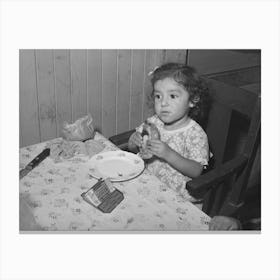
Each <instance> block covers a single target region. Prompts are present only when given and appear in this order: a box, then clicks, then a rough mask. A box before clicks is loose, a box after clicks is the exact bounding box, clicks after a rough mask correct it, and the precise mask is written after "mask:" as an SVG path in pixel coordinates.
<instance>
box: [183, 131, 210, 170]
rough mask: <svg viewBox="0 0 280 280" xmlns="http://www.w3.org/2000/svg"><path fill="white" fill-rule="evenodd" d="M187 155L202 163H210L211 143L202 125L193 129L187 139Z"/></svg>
mask: <svg viewBox="0 0 280 280" xmlns="http://www.w3.org/2000/svg"><path fill="white" fill-rule="evenodd" d="M186 148H187V157H188V158H189V159H191V160H194V161H196V162H199V163H200V164H202V165H208V161H209V145H208V138H207V135H206V133H205V132H204V131H203V129H202V128H200V127H194V128H193V129H191V131H190V134H189V137H188V141H187V147H186Z"/></svg>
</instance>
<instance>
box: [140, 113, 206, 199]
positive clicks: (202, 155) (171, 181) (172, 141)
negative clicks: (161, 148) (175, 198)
mask: <svg viewBox="0 0 280 280" xmlns="http://www.w3.org/2000/svg"><path fill="white" fill-rule="evenodd" d="M148 121H149V122H151V123H154V124H155V125H156V127H157V128H158V130H159V132H160V139H161V141H162V142H165V143H166V144H168V146H169V147H171V148H172V149H173V150H175V151H176V152H177V153H179V154H180V155H181V156H183V157H185V158H188V159H191V160H194V161H197V162H199V163H200V164H202V165H203V166H206V165H208V160H209V145H208V139H207V135H206V133H205V132H204V130H203V129H202V127H201V126H200V125H199V124H198V123H197V122H196V121H194V120H193V119H191V120H190V122H189V123H188V124H187V125H186V126H185V127H182V128H179V129H176V130H166V129H165V128H164V123H163V122H162V121H161V120H160V119H159V118H158V117H157V116H156V115H154V116H152V117H150V118H148ZM142 126H143V124H141V125H140V126H139V127H137V128H136V130H137V131H139V132H141V130H142ZM147 169H148V170H150V171H151V172H152V173H153V174H154V175H156V176H157V177H158V178H159V179H160V180H161V181H162V182H164V183H165V184H167V185H168V186H169V187H170V188H171V189H173V190H175V191H176V192H178V193H179V194H182V195H183V196H184V197H187V198H188V199H189V200H190V201H194V198H193V197H191V196H190V195H189V194H188V191H187V190H186V182H188V181H189V180H191V178H189V177H188V176H184V175H183V174H182V173H180V172H178V171H177V170H175V169H174V168H173V167H171V166H170V165H169V164H168V163H166V162H165V161H164V160H162V159H160V158H157V157H153V158H152V159H151V160H149V161H147Z"/></svg>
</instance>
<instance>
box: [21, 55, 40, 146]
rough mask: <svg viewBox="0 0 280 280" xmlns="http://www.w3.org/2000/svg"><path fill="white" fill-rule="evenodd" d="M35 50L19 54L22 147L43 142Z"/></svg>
mask: <svg viewBox="0 0 280 280" xmlns="http://www.w3.org/2000/svg"><path fill="white" fill-rule="evenodd" d="M37 98H38V96H37V83H36V69H35V52H34V50H20V52H19V103H20V108H19V109H20V112H19V113H20V146H21V147H23V146H27V145H31V144H35V143H38V142H40V141H41V137H40V124H39V116H38V102H37Z"/></svg>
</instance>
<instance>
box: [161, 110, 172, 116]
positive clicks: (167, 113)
mask: <svg viewBox="0 0 280 280" xmlns="http://www.w3.org/2000/svg"><path fill="white" fill-rule="evenodd" d="M160 114H161V115H169V114H170V112H169V111H161V112H160Z"/></svg>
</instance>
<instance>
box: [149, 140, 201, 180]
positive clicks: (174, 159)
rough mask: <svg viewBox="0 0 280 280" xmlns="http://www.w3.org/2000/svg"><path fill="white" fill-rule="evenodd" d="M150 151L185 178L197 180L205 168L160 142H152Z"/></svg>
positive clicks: (150, 142)
mask: <svg viewBox="0 0 280 280" xmlns="http://www.w3.org/2000/svg"><path fill="white" fill-rule="evenodd" d="M148 150H149V152H151V153H152V154H154V155H156V156H157V157H159V158H162V159H163V160H165V161H166V162H167V163H168V164H170V165H171V166H172V167H173V168H174V169H176V170H177V171H179V172H180V173H182V174H183V175H184V176H188V177H190V178H195V177H198V176H199V175H200V174H201V173H202V170H203V166H202V165H201V164H200V163H198V162H196V161H194V160H191V159H187V158H185V157H183V156H181V155H180V154H178V153H177V152H176V151H174V150H173V149H172V148H170V147H169V146H168V145H167V144H166V143H164V142H161V141H160V140H150V141H149V143H148Z"/></svg>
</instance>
